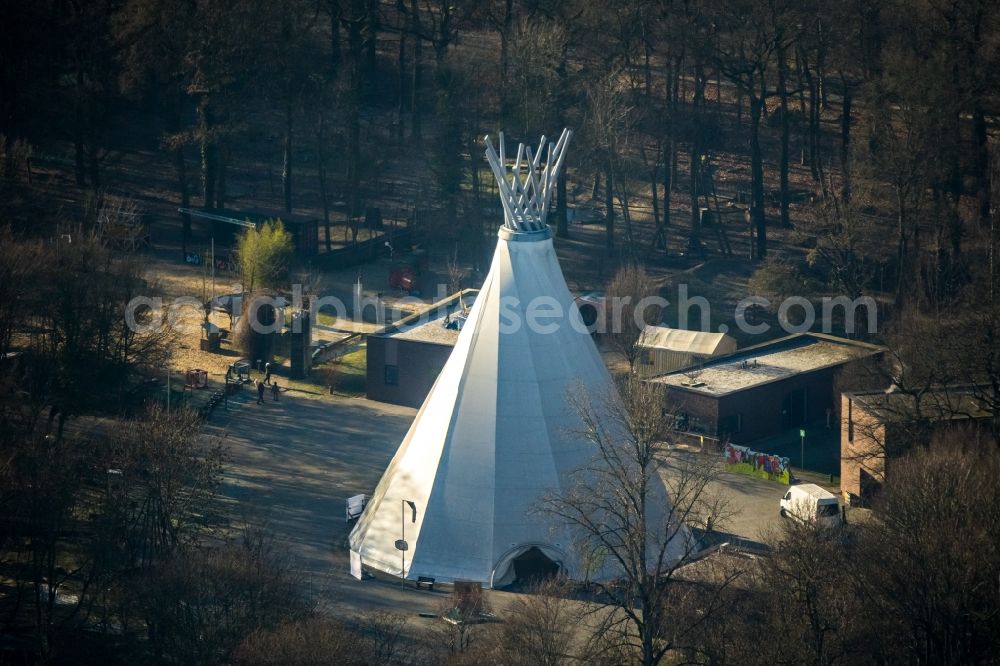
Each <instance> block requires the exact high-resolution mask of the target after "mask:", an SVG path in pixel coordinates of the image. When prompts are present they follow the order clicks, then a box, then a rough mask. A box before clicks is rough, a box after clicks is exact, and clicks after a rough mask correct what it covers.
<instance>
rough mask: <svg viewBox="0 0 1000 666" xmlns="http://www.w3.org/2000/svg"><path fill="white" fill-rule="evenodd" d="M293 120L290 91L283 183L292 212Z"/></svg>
mask: <svg viewBox="0 0 1000 666" xmlns="http://www.w3.org/2000/svg"><path fill="white" fill-rule="evenodd" d="M292 122H293V113H292V96H291V94H290V93H289V94H288V97H287V99H286V101H285V150H284V163H283V165H282V168H281V184H282V193H283V194H284V199H285V212H286V213H291V212H292Z"/></svg>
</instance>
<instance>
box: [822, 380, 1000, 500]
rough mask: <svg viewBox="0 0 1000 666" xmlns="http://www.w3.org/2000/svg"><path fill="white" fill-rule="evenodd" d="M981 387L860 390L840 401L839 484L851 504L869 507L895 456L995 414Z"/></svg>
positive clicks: (987, 420) (980, 422)
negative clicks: (946, 432)
mask: <svg viewBox="0 0 1000 666" xmlns="http://www.w3.org/2000/svg"><path fill="white" fill-rule="evenodd" d="M981 390H988V389H986V388H985V387H977V386H946V387H937V388H932V389H930V390H921V391H920V393H919V395H916V394H913V393H907V392H902V391H855V392H849V393H844V394H843V396H842V398H841V400H842V404H841V410H840V411H841V416H842V421H841V430H840V437H841V442H840V488H841V491H842V492H843V493H844V495H845V497H846V498H847V499H848V500H849V501H850V502H851V503H852V504H861V505H867V504H869V503H870V502H871V500H872V499H873V498H874V497H875V495H876V494H877V493H878V491H879V490H880V489H881V487H882V484H883V483H885V479H886V475H887V473H888V471H889V468H890V467H891V465H892V460H893V459H895V458H898V457H900V456H903V455H905V454H906V453H907V452H909V451H911V450H912V449H913V448H914V447H915V446H922V445H926V444H928V443H929V442H930V440H931V439H932V438H933V437H934V436H935V435H938V434H940V433H941V432H944V431H946V430H948V429H950V428H955V427H960V426H969V425H980V424H986V425H988V422H989V421H990V420H991V419H992V418H993V412H992V410H991V409H990V408H989V406H988V405H987V404H986V403H985V402H984V401H983V400H981V399H980V397H979V395H980V391H981Z"/></svg>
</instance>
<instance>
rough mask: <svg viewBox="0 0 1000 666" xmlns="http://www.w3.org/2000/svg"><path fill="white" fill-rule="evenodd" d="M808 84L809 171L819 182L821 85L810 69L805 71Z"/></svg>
mask: <svg viewBox="0 0 1000 666" xmlns="http://www.w3.org/2000/svg"><path fill="white" fill-rule="evenodd" d="M805 76H806V83H807V84H808V86H809V118H808V130H807V132H806V137H807V140H808V142H809V171H810V172H811V173H812V177H813V180H815V181H819V164H818V163H817V161H818V159H819V155H818V152H819V150H818V140H819V139H818V137H817V134H818V132H819V83H818V82H817V81H816V77H815V76H813V74H812V72H811V71H810V70H809V69H808V67H807V68H806V70H805Z"/></svg>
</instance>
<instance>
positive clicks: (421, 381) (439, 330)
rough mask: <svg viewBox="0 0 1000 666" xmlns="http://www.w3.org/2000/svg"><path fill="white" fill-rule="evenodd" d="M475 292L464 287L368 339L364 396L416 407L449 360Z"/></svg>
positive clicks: (476, 292)
mask: <svg viewBox="0 0 1000 666" xmlns="http://www.w3.org/2000/svg"><path fill="white" fill-rule="evenodd" d="M478 293H479V291H478V290H477V289H466V290H464V291H461V292H459V293H456V294H452V295H451V296H449V297H447V298H444V299H442V300H440V301H438V302H437V303H434V304H433V305H430V306H429V307H428V308H426V309H425V310H423V311H421V312H417V313H415V314H412V315H410V316H408V317H405V318H403V319H401V320H399V321H398V322H396V323H394V324H390V325H388V326H386V327H385V328H384V329H382V330H381V331H380V332H378V333H373V334H371V335H369V336H368V342H367V352H366V357H367V371H366V375H367V377H366V389H365V390H366V393H367V395H368V398H370V399H371V400H379V401H381V402H389V403H392V404H395V405H405V406H407V407H419V406H420V405H421V404H422V403H423V401H424V398H426V397H427V394H428V393H429V392H430V390H431V387H432V386H433V385H434V381H435V380H436V379H437V376H438V374H439V373H440V372H441V368H443V367H444V364H445V361H447V360H448V356H449V355H450V354H451V350H452V349H453V348H454V346H455V342H456V341H457V340H458V334H459V331H461V329H462V324H463V323H464V322H465V317H466V315H467V314H468V311H469V309H470V308H471V307H472V304H473V303H474V302H475V300H476V295H477V294H478Z"/></svg>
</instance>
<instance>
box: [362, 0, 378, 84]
mask: <svg viewBox="0 0 1000 666" xmlns="http://www.w3.org/2000/svg"><path fill="white" fill-rule="evenodd" d="M378 10H379V1H378V0H365V30H364V76H363V77H362V85H365V86H367V89H366V90H365V93H367V94H371V93H374V92H375V84H376V80H377V73H378V60H377V50H376V49H377V45H378V31H379V27H380V26H379V16H378Z"/></svg>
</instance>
